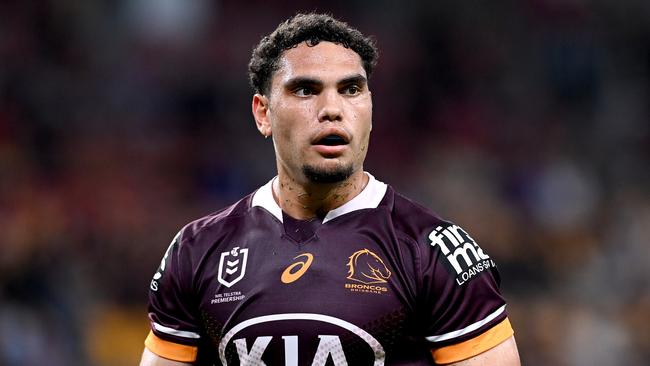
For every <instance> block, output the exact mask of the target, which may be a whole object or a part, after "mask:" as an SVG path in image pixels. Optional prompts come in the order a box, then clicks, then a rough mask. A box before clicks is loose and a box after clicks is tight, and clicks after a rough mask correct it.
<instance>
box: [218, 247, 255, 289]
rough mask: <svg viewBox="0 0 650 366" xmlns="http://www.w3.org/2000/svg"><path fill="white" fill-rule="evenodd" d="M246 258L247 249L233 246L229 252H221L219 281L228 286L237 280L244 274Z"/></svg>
mask: <svg viewBox="0 0 650 366" xmlns="http://www.w3.org/2000/svg"><path fill="white" fill-rule="evenodd" d="M247 260H248V249H239V247H234V248H233V249H232V250H231V251H229V252H223V253H221V258H220V259H219V276H218V278H217V279H218V280H219V283H221V284H223V285H224V286H226V287H230V286H232V285H234V284H236V283H237V282H239V281H240V280H241V279H242V278H244V275H245V274H246V261H247Z"/></svg>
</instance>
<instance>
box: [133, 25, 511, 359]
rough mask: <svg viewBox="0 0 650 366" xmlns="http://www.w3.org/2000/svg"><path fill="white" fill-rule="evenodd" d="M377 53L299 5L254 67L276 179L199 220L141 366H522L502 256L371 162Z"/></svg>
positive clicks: (256, 102) (155, 306)
mask: <svg viewBox="0 0 650 366" xmlns="http://www.w3.org/2000/svg"><path fill="white" fill-rule="evenodd" d="M376 58H377V51H376V48H375V46H374V44H373V42H372V41H371V40H369V39H368V38H365V37H364V36H363V35H361V33H359V32H358V31H357V30H355V29H352V28H350V27H349V26H348V25H347V24H345V23H342V22H339V21H337V20H335V19H332V18H331V17H329V16H326V15H320V14H306V15H305V14H299V15H297V16H295V17H293V18H291V19H289V20H287V21H286V22H284V23H282V24H280V26H279V27H278V28H277V29H276V30H275V31H274V32H273V33H272V34H271V35H269V36H268V37H265V38H263V39H262V41H261V42H260V44H259V45H258V46H257V47H256V49H255V50H254V51H253V56H252V59H251V62H250V65H249V68H250V78H251V84H252V85H253V88H254V89H255V95H254V96H253V101H252V110H253V116H254V117H255V121H256V123H257V128H258V130H259V131H260V133H261V134H262V135H263V136H264V137H272V138H273V143H274V147H275V153H276V162H277V170H278V175H277V177H275V178H274V179H272V180H271V181H270V182H269V183H267V184H266V185H264V186H263V187H261V188H260V189H258V190H257V191H256V192H255V193H253V194H251V195H249V196H247V197H245V198H244V199H242V200H241V201H239V202H237V203H235V204H234V205H232V206H230V207H228V208H226V209H224V210H222V211H219V212H217V213H215V214H212V215H209V216H207V217H204V218H202V219H200V220H197V221H194V222H193V223H190V224H189V225H187V226H186V227H185V228H183V229H182V230H181V231H180V232H179V233H178V234H177V235H176V237H175V238H174V240H173V241H172V243H171V245H170V246H169V248H168V249H167V252H166V253H165V255H164V257H163V260H162V262H161V265H160V268H159V269H158V271H157V272H156V274H155V275H154V278H153V281H152V282H151V286H150V287H151V289H150V305H149V309H150V312H149V317H150V320H151V332H150V333H149V336H148V337H147V339H146V341H145V346H146V348H145V351H144V355H143V358H142V362H141V365H148V366H149V365H184V364H192V363H197V364H210V365H211V364H217V365H226V364H227V365H236V364H242V365H292V366H293V365H296V366H297V365H384V364H385V365H432V364H434V363H438V364H453V365H518V364H519V358H518V354H517V348H516V345H515V342H514V338H513V336H512V335H513V331H512V328H511V326H510V323H509V321H508V319H507V316H506V311H505V301H504V300H503V299H502V297H501V295H500V294H499V291H498V274H497V271H496V268H495V264H494V262H493V261H492V260H491V259H490V257H489V256H488V255H486V254H485V253H484V252H483V250H482V249H481V248H480V247H479V246H478V245H477V244H476V243H475V242H474V240H473V239H472V238H471V237H470V236H469V235H468V234H467V233H466V232H465V231H463V230H462V229H461V228H459V227H458V226H456V225H453V224H451V223H449V222H446V221H443V220H441V219H440V218H438V217H437V216H435V215H433V214H432V213H430V212H429V211H427V210H426V209H425V208H423V207H421V206H419V205H417V204H415V203H413V202H411V201H410V200H408V199H406V198H404V197H402V196H400V195H399V194H397V193H396V192H395V191H394V190H393V189H392V188H391V187H389V186H387V185H386V184H384V183H382V182H380V181H379V180H377V179H375V178H374V177H373V176H372V175H370V174H369V173H367V172H364V170H363V162H364V159H365V156H366V152H367V151H368V140H369V136H370V130H371V129H372V98H371V93H370V90H369V89H368V77H369V75H370V73H371V71H372V68H373V66H374V65H375V63H376Z"/></svg>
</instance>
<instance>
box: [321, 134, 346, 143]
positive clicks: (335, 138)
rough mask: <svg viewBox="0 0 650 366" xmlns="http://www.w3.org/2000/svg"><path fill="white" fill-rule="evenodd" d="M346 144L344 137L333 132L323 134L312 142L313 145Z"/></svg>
mask: <svg viewBox="0 0 650 366" xmlns="http://www.w3.org/2000/svg"><path fill="white" fill-rule="evenodd" d="M347 144H348V142H347V141H346V140H345V138H343V137H342V136H339V135H334V134H331V135H327V136H324V137H322V138H320V139H318V140H316V141H315V142H314V145H325V146H339V145H347Z"/></svg>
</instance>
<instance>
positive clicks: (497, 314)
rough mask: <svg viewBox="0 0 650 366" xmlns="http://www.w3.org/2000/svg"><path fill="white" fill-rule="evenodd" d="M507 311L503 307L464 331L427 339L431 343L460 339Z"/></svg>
mask: <svg viewBox="0 0 650 366" xmlns="http://www.w3.org/2000/svg"><path fill="white" fill-rule="evenodd" d="M505 309H506V306H505V305H503V306H502V307H500V308H498V309H496V310H495V311H494V312H493V313H492V314H490V315H488V316H486V317H485V319H483V320H480V321H477V322H476V323H474V324H470V325H469V326H467V327H465V328H463V329H459V330H455V331H453V332H449V333H445V334H441V335H435V336H429V337H427V341H429V342H441V341H446V340H448V339H452V338H456V337H460V336H462V335H465V334H467V333H469V332H473V331H475V330H477V329H478V328H480V327H482V326H484V325H485V324H487V323H489V322H490V321H492V320H493V319H494V318H496V317H497V316H499V315H501V313H503V311H504V310H505Z"/></svg>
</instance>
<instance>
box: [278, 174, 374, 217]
mask: <svg viewBox="0 0 650 366" xmlns="http://www.w3.org/2000/svg"><path fill="white" fill-rule="evenodd" d="M366 184H368V175H366V174H365V173H364V172H363V170H362V169H360V170H358V171H357V172H355V173H353V174H352V175H351V176H350V177H349V178H348V179H346V180H345V181H342V182H338V183H328V184H322V183H311V182H309V183H302V182H299V181H297V180H296V179H293V178H292V177H290V176H288V175H287V174H282V172H280V173H278V179H276V180H275V181H274V182H273V195H274V198H275V200H276V201H277V203H278V205H279V206H280V208H282V211H284V212H285V213H286V214H288V215H289V216H291V217H293V218H295V219H298V220H307V219H311V218H314V217H320V218H323V217H325V215H327V213H328V212H329V211H331V210H333V209H335V208H338V207H340V206H343V205H344V204H345V203H347V202H349V201H350V200H352V199H353V198H354V197H356V196H357V195H358V194H359V193H360V192H361V191H362V190H363V188H364V187H365V186H366Z"/></svg>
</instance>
